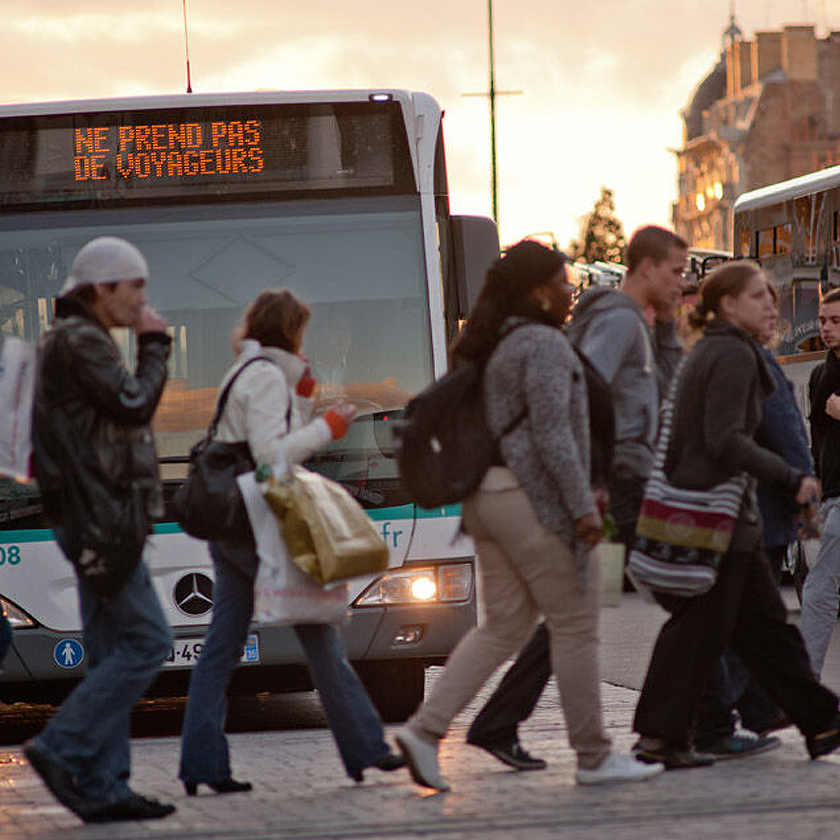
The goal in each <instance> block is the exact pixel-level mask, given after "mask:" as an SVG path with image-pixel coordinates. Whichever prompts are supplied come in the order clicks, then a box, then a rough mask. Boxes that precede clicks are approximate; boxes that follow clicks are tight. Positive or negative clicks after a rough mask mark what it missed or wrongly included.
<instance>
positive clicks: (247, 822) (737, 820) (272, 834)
mask: <svg viewBox="0 0 840 840" xmlns="http://www.w3.org/2000/svg"><path fill="white" fill-rule="evenodd" d="M430 678H431V679H434V673H432V674H430ZM484 694H486V692H484ZM546 694H547V695H548V696H546V697H545V698H544V699H543V701H542V702H541V704H540V707H539V708H538V710H537V712H536V714H535V715H534V717H533V718H532V720H531V722H530V724H529V725H528V727H527V730H525V731H524V732H523V735H524V738H523V740H524V741H525V743H526V745H527V746H528V747H529V748H530V749H531V750H532V751H533V752H534V753H535V754H538V755H540V756H543V757H545V758H547V759H548V760H549V762H550V763H549V768H548V770H545V771H542V772H531V773H516V772H512V771H508V770H506V769H505V768H504V767H503V766H502V765H500V764H499V763H498V762H496V761H495V760H494V759H492V758H491V757H490V756H487V755H485V754H484V753H483V752H481V751H479V750H476V749H474V748H472V747H468V746H467V745H465V744H464V735H465V732H466V727H467V725H468V723H469V721H470V720H471V717H470V714H469V710H468V711H467V712H465V713H464V714H462V715H461V716H459V718H457V720H456V722H455V725H454V726H453V729H452V731H451V734H450V737H449V738H448V739H447V740H446V741H445V742H444V744H443V747H442V751H441V755H442V764H443V769H444V772H445V773H446V775H447V776H448V777H449V779H450V781H451V782H452V787H453V790H452V791H451V792H450V793H447V794H436V795H431V794H430V792H428V791H425V790H423V789H421V788H418V787H416V786H414V785H413V784H412V783H411V782H410V780H409V778H408V774H407V773H406V772H404V771H399V772H397V773H393V774H385V773H380V772H378V771H368V773H367V778H366V780H365V782H364V784H362V785H356V784H354V783H353V782H352V781H350V780H349V779H348V778H347V777H346V776H344V775H343V772H342V770H341V767H340V765H339V761H338V757H337V755H336V753H335V749H334V747H333V744H332V741H331V739H330V734H329V731H328V730H326V729H303V730H301V729H297V730H291V731H284V732H259V733H247V734H236V735H232V736H231V742H232V755H233V757H234V769H235V775H237V776H238V777H241V778H246V779H250V780H251V781H253V782H254V783H255V789H254V792H253V793H251V794H240V795H230V796H214V795H209V794H207V795H201V796H198V797H195V798H187V797H186V796H185V795H184V794H183V791H182V789H181V788H180V787H179V786H178V783H177V780H176V779H175V773H176V770H177V758H178V741H177V739H176V738H145V739H135V740H134V741H133V742H132V747H133V751H134V755H133V766H134V777H133V784H134V785H135V786H136V788H137V789H138V790H140V791H142V792H143V793H146V794H150V795H154V796H158V797H160V798H162V799H166V800H171V801H174V802H175V804H176V805H177V807H178V810H177V812H176V813H175V814H174V815H173V816H171V817H169V818H167V819H165V820H160V821H152V822H144V823H112V824H109V825H99V826H85V825H84V824H82V823H81V822H79V821H78V820H77V819H76V818H75V817H74V816H72V815H71V814H69V813H68V812H67V811H65V810H64V809H63V808H62V807H60V806H59V805H57V804H56V803H55V802H54V801H53V800H52V799H51V797H50V795H49V794H48V793H47V791H46V790H45V788H44V787H43V785H42V784H41V782H40V781H39V780H38V779H37V778H36V777H35V775H34V774H33V772H32V771H31V770H30V769H29V767H28V766H27V764H26V762H25V760H24V759H23V758H22V756H21V753H20V750H19V749H18V748H3V749H0V762H2V763H0V837H2V838H3V839H4V840H24V838H25V840H36V838H62V840H82V839H84V840H88V839H89V838H103V840H106V838H107V840H114V838H117V840H120V839H121V838H137V839H138V840H139V838H144V839H145V838H213V840H215V838H220V840H221V838H229V839H230V840H252V838H253V839H254V840H256V838H259V840H263V839H264V838H265V839H267V838H281V837H285V838H294V840H310V839H311V840H322V839H323V838H380V839H384V838H415V837H435V838H441V840H456V838H458V839H459V840H466V838H481V840H502V838H505V840H507V839H508V838H510V837H516V838H517V840H518V839H519V838H548V837H551V838H558V837H561V838H565V837H568V838H575V839H576V840H589V839H590V838H591V839H592V840H595V838H598V840H604V838H605V836H609V837H610V838H627V839H628V840H634V839H635V838H639V840H641V838H644V840H650V838H652V837H656V838H710V840H711V839H712V838H714V840H720V838H739V840H741V838H753V837H754V838H762V840H776V838H778V840H790V838H791V837H796V838H797V840H807V838H817V837H833V836H836V835H837V833H838V830H840V829H838V823H839V822H840V756H837V757H829V758H828V759H822V760H820V761H816V762H810V761H808V760H807V754H806V752H805V749H804V746H803V744H802V741H801V738H800V737H799V736H798V734H797V733H796V732H795V731H794V730H787V731H785V732H784V733H782V739H783V746H782V748H780V749H778V750H775V751H773V752H770V753H766V754H764V755H760V756H755V757H753V758H749V759H742V760H740V761H728V762H719V763H718V764H717V765H716V766H714V767H712V768H708V769H699V770H690V771H682V772H671V773H666V774H664V775H662V776H660V777H659V778H657V779H655V780H653V781H651V782H647V783H641V784H634V785H616V786H610V787H600V788H581V787H578V786H576V785H575V784H574V781H573V773H574V762H573V755H572V752H571V750H570V749H569V747H568V745H567V743H566V734H565V728H564V726H563V724H562V715H560V714H559V712H558V709H557V700H556V694H555V693H554V691H550V692H547V693H546ZM636 696H637V692H636V691H635V690H633V689H628V688H620V687H616V686H612V685H607V684H605V685H604V709H605V720H606V723H607V725H608V727H609V730H610V732H611V733H612V735H613V737H614V740H615V743H616V747H617V748H619V749H622V750H627V749H629V747H630V744H631V743H632V740H633V737H632V735H631V734H630V732H629V722H630V719H631V716H632V712H633V708H634V705H635V701H636ZM471 708H472V709H473V710H475V709H476V708H477V705H476V704H473V706H472V707H471ZM394 729H395V728H394V727H389V731H390V732H391V733H392V734H393V731H394Z"/></svg>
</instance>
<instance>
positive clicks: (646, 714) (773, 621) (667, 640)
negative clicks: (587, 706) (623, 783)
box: [633, 548, 837, 748]
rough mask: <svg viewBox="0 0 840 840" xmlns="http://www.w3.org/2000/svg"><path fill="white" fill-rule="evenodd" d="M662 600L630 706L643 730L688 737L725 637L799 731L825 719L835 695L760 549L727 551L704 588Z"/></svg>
mask: <svg viewBox="0 0 840 840" xmlns="http://www.w3.org/2000/svg"><path fill="white" fill-rule="evenodd" d="M668 607H669V609H670V610H671V617H670V618H669V619H668V620H667V621H666V622H665V624H664V625H663V627H662V629H661V631H660V633H659V637H658V639H657V641H656V645H655V646H654V649H653V655H652V657H651V662H650V666H649V667H648V672H647V676H646V678H645V683H644V686H643V687H642V693H641V696H640V697H639V702H638V705H637V707H636V716H635V720H634V724H633V727H634V729H635V730H636V731H637V732H639V733H640V734H641V735H643V736H647V737H653V738H662V739H664V740H665V741H666V742H668V743H669V744H670V745H672V746H675V747H680V748H682V747H686V746H688V745H689V744H690V743H691V737H692V727H693V724H694V720H695V716H696V714H697V711H698V706H699V703H700V698H701V696H702V694H703V690H704V688H705V686H706V683H707V681H708V680H709V678H710V677H711V675H712V673H713V670H714V667H715V663H716V662H717V661H718V659H719V658H720V654H721V652H722V651H723V649H724V648H725V647H726V646H727V645H729V646H730V647H731V648H732V650H733V651H734V652H735V653H736V654H737V655H738V656H739V657H740V658H741V659H742V660H743V662H744V664H745V665H746V666H747V668H749V670H750V672H751V674H752V675H753V677H755V679H756V680H757V681H758V683H759V684H760V685H761V686H762V688H764V689H765V690H766V691H767V693H768V694H769V695H770V697H771V698H772V699H773V700H774V701H775V702H776V703H777V704H778V705H779V706H780V707H781V708H782V709H783V710H784V711H785V712H786V713H787V715H788V716H789V717H790V719H791V720H792V721H793V722H794V723H795V724H796V725H797V726H798V727H799V729H800V730H801V731H802V733H803V734H805V735H806V736H807V735H814V734H816V733H818V732H820V731H823V730H824V729H826V728H827V727H828V726H829V724H830V722H831V721H832V719H833V717H834V715H835V714H836V712H837V696H836V695H835V694H834V693H833V692H831V691H829V690H828V689H827V688H826V687H825V686H823V685H821V684H820V683H819V682H818V681H817V679H816V678H815V677H814V674H813V672H812V671H811V666H810V663H809V660H808V655H807V653H806V652H805V646H804V644H803V642H802V637H801V636H800V634H799V630H798V629H797V628H796V627H794V626H793V625H791V624H788V623H787V612H786V610H785V606H784V604H783V603H782V600H781V597H780V595H779V592H778V589H777V587H776V584H775V582H774V581H773V578H772V576H771V573H770V569H769V567H768V564H767V561H766V560H765V559H764V556H763V554H762V552H761V551H760V549H758V548H756V550H754V551H748V552H731V553H729V554H727V555H726V556H725V557H724V559H723V562H722V563H721V569H720V575H719V577H718V580H717V583H716V584H715V585H714V586H713V587H712V589H711V590H709V592H707V593H706V594H705V595H700V596H698V597H696V598H672V599H670V602H669V604H668Z"/></svg>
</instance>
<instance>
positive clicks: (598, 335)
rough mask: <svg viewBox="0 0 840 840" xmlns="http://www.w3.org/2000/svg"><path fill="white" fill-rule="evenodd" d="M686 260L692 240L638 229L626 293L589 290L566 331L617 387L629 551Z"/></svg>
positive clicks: (616, 480)
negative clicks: (688, 244)
mask: <svg viewBox="0 0 840 840" xmlns="http://www.w3.org/2000/svg"><path fill="white" fill-rule="evenodd" d="M687 260H688V248H687V245H686V243H685V242H684V240H682V239H681V238H680V237H679V236H677V235H676V234H675V233H672V232H671V231H669V230H666V229H665V228H660V227H655V226H653V225H650V226H648V227H643V228H640V229H639V230H637V231H636V233H634V234H633V237H632V238H631V240H630V243H629V245H628V246H627V275H626V277H625V278H624V282H623V283H622V285H621V290H620V291H616V290H614V289H611V288H605V287H599V288H595V289H591V290H589V291H588V292H586V294H584V295H583V297H582V298H581V300H580V303H578V305H577V307H575V310H574V315H573V318H572V322H571V324H570V325H569V329H568V335H569V339H570V340H571V342H572V344H574V345H575V346H576V347H577V348H578V349H579V350H580V351H581V352H582V353H583V355H584V356H586V358H587V359H589V361H590V362H592V364H593V365H594V366H595V368H597V370H598V372H599V373H600V374H601V376H602V377H603V378H604V379H605V380H606V381H607V382H608V383H609V385H610V390H611V391H612V397H613V407H614V409H615V438H616V440H615V455H614V458H613V469H612V475H611V477H610V482H609V498H610V513H611V514H612V517H613V519H614V520H615V524H616V527H617V529H618V540H619V541H620V542H622V543H624V544H625V546H627V547H628V550H629V547H630V545H631V544H632V541H633V537H634V535H635V532H636V519H637V518H638V515H639V508H640V507H641V503H642V492H643V490H644V486H645V482H646V481H647V477H648V475H649V474H650V470H651V467H652V466H653V457H654V449H655V446H656V434H657V430H658V428H659V398H660V395H661V394H663V393H664V389H665V387H666V386H667V384H668V383H669V382H670V381H671V377H672V376H673V374H674V371H675V370H676V368H677V365H678V364H679V362H680V358H681V357H682V347H681V345H680V342H679V339H678V338H677V334H676V329H675V325H674V315H675V311H676V308H677V305H678V303H679V301H680V297H681V295H682V291H683V285H684V280H683V275H684V272H685V267H686V262H687ZM649 315H653V316H654V319H653V324H652V326H650V325H649V321H648V317H649Z"/></svg>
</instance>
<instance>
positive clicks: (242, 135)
mask: <svg viewBox="0 0 840 840" xmlns="http://www.w3.org/2000/svg"><path fill="white" fill-rule="evenodd" d="M261 137H262V123H260V121H259V120H247V121H245V122H242V121H241V120H231V121H227V122H213V123H210V127H209V131H208V130H205V127H204V126H203V125H202V124H201V123H196V122H193V123H169V124H157V125H148V124H147V125H143V124H138V125H123V126H119V127H116V126H99V127H97V128H76V129H74V130H73V144H74V163H75V178H76V180H77V181H87V180H101V181H106V180H108V179H109V177H111V174H112V173H113V175H114V176H115V177H117V178H125V179H131V178H184V177H187V178H190V177H194V176H199V175H217V176H225V175H231V174H234V175H245V174H251V173H257V172H262V171H263V169H264V167H265V157H264V152H263V148H262V145H261Z"/></svg>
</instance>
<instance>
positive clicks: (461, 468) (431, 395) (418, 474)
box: [396, 325, 528, 508]
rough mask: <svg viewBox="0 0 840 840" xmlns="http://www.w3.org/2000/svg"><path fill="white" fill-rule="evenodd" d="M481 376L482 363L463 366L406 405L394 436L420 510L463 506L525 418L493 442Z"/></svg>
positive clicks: (404, 478)
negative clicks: (501, 443)
mask: <svg viewBox="0 0 840 840" xmlns="http://www.w3.org/2000/svg"><path fill="white" fill-rule="evenodd" d="M523 326H524V325H523ZM483 374H484V365H483V364H482V363H480V362H477V361H468V362H463V363H462V364H459V365H458V366H457V367H455V368H454V369H453V370H450V371H449V373H447V374H445V375H444V376H442V377H441V378H440V379H438V380H436V381H435V382H433V383H432V384H431V385H429V386H428V387H427V388H426V389H425V390H423V391H421V392H420V393H419V394H418V395H417V396H416V397H414V398H413V399H412V400H411V401H410V402H409V403H408V405H407V406H406V409H405V415H404V420H403V422H402V423H401V424H400V426H399V428H398V432H397V436H398V443H397V451H396V455H397V465H398V466H399V470H400V476H401V477H402V481H403V484H404V485H405V489H406V490H407V491H408V495H409V496H410V497H411V498H412V499H413V500H414V501H415V502H416V503H417V504H418V505H419V506H420V507H423V508H435V507H441V506H442V505H448V504H453V503H454V502H461V501H463V500H464V499H465V498H467V496H469V495H470V494H471V493H472V492H474V491H475V490H476V489H477V488H478V485H479V484H480V483H481V480H482V478H484V474H485V473H486V472H487V468H488V467H489V466H490V465H491V464H492V463H493V462H494V461H495V460H496V459H497V454H498V446H499V439H500V438H502V437H504V436H505V435H506V434H508V432H511V431H513V429H514V428H515V427H516V426H517V425H519V423H520V422H521V421H522V420H523V419H524V418H525V415H526V414H527V413H528V411H527V409H523V410H522V411H521V412H520V413H519V414H518V415H517V416H516V417H514V418H513V420H511V422H510V423H508V425H507V426H506V427H505V429H503V430H502V433H501V435H499V438H497V437H496V436H495V435H494V434H493V433H492V432H491V431H490V429H489V428H488V426H487V421H486V419H485V416H484V394H483V387H482V379H483Z"/></svg>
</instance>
